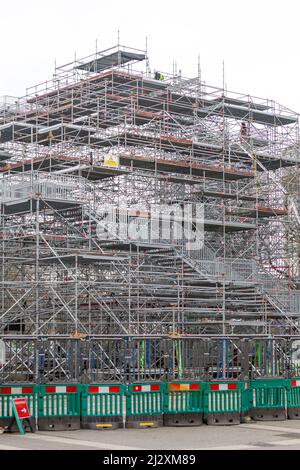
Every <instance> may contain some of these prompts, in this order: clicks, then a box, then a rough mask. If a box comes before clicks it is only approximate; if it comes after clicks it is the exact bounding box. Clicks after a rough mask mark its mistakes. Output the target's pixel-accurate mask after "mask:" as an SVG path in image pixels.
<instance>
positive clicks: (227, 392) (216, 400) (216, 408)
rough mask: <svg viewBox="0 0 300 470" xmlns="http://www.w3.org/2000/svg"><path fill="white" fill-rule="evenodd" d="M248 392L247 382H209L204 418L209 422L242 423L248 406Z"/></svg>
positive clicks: (217, 423) (219, 423) (211, 423)
mask: <svg viewBox="0 0 300 470" xmlns="http://www.w3.org/2000/svg"><path fill="white" fill-rule="evenodd" d="M247 394H248V383H247V382H226V383H225V382H212V383H207V384H206V387H205V392H204V419H205V420H206V422H207V424H210V425H214V426H216V425H231V424H232V425H233V424H240V423H241V418H242V415H243V413H245V412H246V411H247V408H248V397H247Z"/></svg>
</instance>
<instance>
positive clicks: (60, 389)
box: [55, 387, 67, 393]
mask: <svg viewBox="0 0 300 470" xmlns="http://www.w3.org/2000/svg"><path fill="white" fill-rule="evenodd" d="M66 391H67V387H55V393H66Z"/></svg>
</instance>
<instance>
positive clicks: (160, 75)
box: [154, 72, 165, 81]
mask: <svg viewBox="0 0 300 470" xmlns="http://www.w3.org/2000/svg"><path fill="white" fill-rule="evenodd" d="M154 78H155V80H160V81H163V80H164V79H165V77H164V76H163V74H162V73H160V72H155V74H154Z"/></svg>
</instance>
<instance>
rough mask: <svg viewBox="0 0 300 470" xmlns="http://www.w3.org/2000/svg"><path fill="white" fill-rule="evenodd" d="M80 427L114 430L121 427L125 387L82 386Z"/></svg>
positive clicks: (105, 385)
mask: <svg viewBox="0 0 300 470" xmlns="http://www.w3.org/2000/svg"><path fill="white" fill-rule="evenodd" d="M81 390H82V391H81V427H82V428H83V429H116V428H122V427H123V410H124V400H125V392H126V387H125V385H120V384H102V385H96V384H92V385H82V388H81Z"/></svg>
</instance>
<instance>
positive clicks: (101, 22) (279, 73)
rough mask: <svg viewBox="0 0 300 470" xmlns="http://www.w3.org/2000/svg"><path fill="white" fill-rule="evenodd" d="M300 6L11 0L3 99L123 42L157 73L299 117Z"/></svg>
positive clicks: (236, 0)
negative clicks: (175, 73)
mask: <svg viewBox="0 0 300 470" xmlns="http://www.w3.org/2000/svg"><path fill="white" fill-rule="evenodd" d="M299 13H300V2H299V0H284V1H282V0H281V1H278V0H205V1H203V0H180V1H178V0H47V1H46V0H10V1H4V0H2V1H1V9H0V44H1V47H0V50H1V62H0V64H1V65H0V71H1V74H0V95H12V96H22V95H24V94H25V91H26V87H29V86H31V85H35V84H37V83H40V82H42V81H45V80H47V79H49V78H51V77H52V74H53V71H54V62H55V59H56V61H57V65H62V64H64V63H66V62H69V61H71V60H73V58H74V52H75V51H76V53H77V57H84V56H86V55H89V54H92V53H93V52H94V51H95V40H96V38H97V40H98V50H101V49H102V48H103V49H105V48H107V47H110V46H113V45H115V44H116V43H117V31H118V30H120V42H121V44H123V45H128V46H131V47H136V48H140V49H143V48H144V47H145V38H146V36H147V38H148V52H149V56H150V66H151V68H152V69H154V68H155V69H157V70H163V71H169V72H172V68H173V61H176V62H177V64H178V68H180V69H182V73H183V75H184V76H188V77H189V76H190V77H194V76H196V75H197V62H198V55H199V54H200V57H201V69H202V78H203V79H204V80H205V81H206V82H207V84H211V85H216V86H222V63H223V60H224V63H225V81H226V84H227V89H228V90H231V91H237V92H241V93H247V94H248V93H249V94H252V95H254V96H258V97H262V98H270V99H274V100H275V101H277V102H279V103H281V104H283V105H285V106H287V107H289V108H290V109H292V110H294V111H297V112H300V80H299V78H300V77H299V75H300V74H299V71H300V43H299V27H300V15H299Z"/></svg>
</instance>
